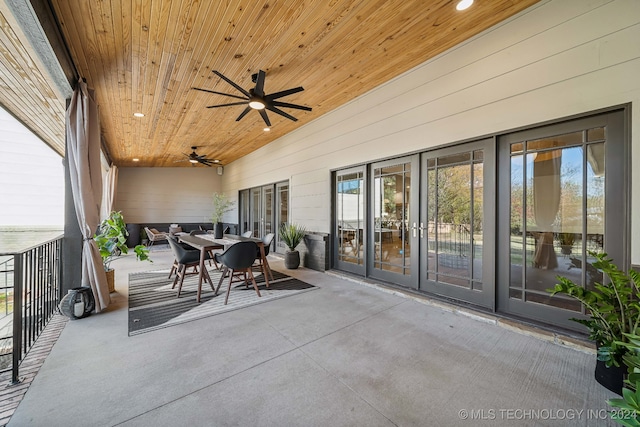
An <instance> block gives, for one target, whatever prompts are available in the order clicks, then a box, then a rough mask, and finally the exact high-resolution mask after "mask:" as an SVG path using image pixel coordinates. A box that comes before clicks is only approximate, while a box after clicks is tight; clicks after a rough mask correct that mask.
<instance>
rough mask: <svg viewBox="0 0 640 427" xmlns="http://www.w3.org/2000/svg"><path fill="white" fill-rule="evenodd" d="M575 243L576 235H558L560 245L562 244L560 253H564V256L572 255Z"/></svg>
mask: <svg viewBox="0 0 640 427" xmlns="http://www.w3.org/2000/svg"><path fill="white" fill-rule="evenodd" d="M575 242H576V235H575V233H558V243H559V244H560V252H562V254H564V255H571V250H572V248H573V244H574V243H575Z"/></svg>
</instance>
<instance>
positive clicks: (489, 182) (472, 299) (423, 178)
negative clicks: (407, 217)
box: [420, 138, 496, 311]
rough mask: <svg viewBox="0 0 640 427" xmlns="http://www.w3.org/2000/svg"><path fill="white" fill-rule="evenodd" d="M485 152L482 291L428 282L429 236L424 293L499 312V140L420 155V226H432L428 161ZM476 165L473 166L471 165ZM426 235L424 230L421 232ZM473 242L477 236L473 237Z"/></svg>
mask: <svg viewBox="0 0 640 427" xmlns="http://www.w3.org/2000/svg"><path fill="white" fill-rule="evenodd" d="M477 150H482V151H483V161H482V164H483V191H482V197H483V204H482V207H483V215H482V219H483V221H482V222H483V224H482V229H483V241H482V290H473V289H468V288H464V287H461V286H455V285H449V284H445V283H439V282H436V281H433V280H429V279H428V270H427V264H426V263H423V262H422V261H424V260H425V259H426V258H427V257H428V253H429V252H428V244H429V239H428V236H426V235H425V236H424V237H423V238H421V239H420V290H423V291H426V292H429V293H432V294H436V295H440V296H444V297H447V298H455V299H456V300H460V301H464V302H468V303H471V304H474V305H478V306H482V307H485V308H489V309H491V310H492V311H493V310H495V305H496V303H495V299H496V298H495V296H496V293H495V292H496V291H495V262H491V261H490V260H493V259H495V258H494V257H495V248H496V244H495V242H496V219H495V218H496V215H495V213H496V212H495V206H496V192H495V188H496V143H495V138H485V139H481V140H477V141H472V142H466V143H464V144H459V145H455V146H451V147H445V148H441V149H436V150H431V151H427V152H424V153H422V154H421V155H420V160H421V167H420V188H421V192H420V194H421V195H423V197H421V198H420V226H421V228H422V229H424V228H425V226H424V225H425V224H428V222H429V220H428V210H427V209H428V205H427V204H428V203H430V202H431V201H429V200H428V190H427V188H428V181H427V179H428V169H427V160H428V159H432V158H438V157H443V156H448V155H453V154H456V153H465V152H471V153H473V152H474V151H477ZM469 164H470V165H471V164H472V163H471V162H470V163H469ZM421 231H422V230H421ZM471 238H472V239H473V236H471Z"/></svg>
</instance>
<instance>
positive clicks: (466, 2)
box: [456, 0, 473, 10]
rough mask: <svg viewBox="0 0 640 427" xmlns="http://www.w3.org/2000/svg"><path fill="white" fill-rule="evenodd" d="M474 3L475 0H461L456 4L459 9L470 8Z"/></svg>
mask: <svg viewBox="0 0 640 427" xmlns="http://www.w3.org/2000/svg"><path fill="white" fill-rule="evenodd" d="M472 4H473V0H460V1H459V2H458V4H457V5H456V9H457V10H465V9H468V8H469V7H470V6H471V5H472Z"/></svg>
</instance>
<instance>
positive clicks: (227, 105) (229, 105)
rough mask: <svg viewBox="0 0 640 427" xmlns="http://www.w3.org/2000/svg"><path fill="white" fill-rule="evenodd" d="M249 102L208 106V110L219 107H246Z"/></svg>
mask: <svg viewBox="0 0 640 427" xmlns="http://www.w3.org/2000/svg"><path fill="white" fill-rule="evenodd" d="M248 103H249V101H244V102H231V103H229V104H220V105H207V108H218V107H231V106H232V105H244V104H248Z"/></svg>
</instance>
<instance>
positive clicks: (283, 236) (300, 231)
mask: <svg viewBox="0 0 640 427" xmlns="http://www.w3.org/2000/svg"><path fill="white" fill-rule="evenodd" d="M279 233H280V240H282V241H283V242H284V244H285V245H287V248H289V251H291V252H293V251H295V250H296V247H297V246H298V245H299V244H300V242H302V240H303V239H304V236H305V234H306V233H307V230H306V229H305V228H304V227H303V226H301V225H298V224H282V225H281V226H280V231H279Z"/></svg>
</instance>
